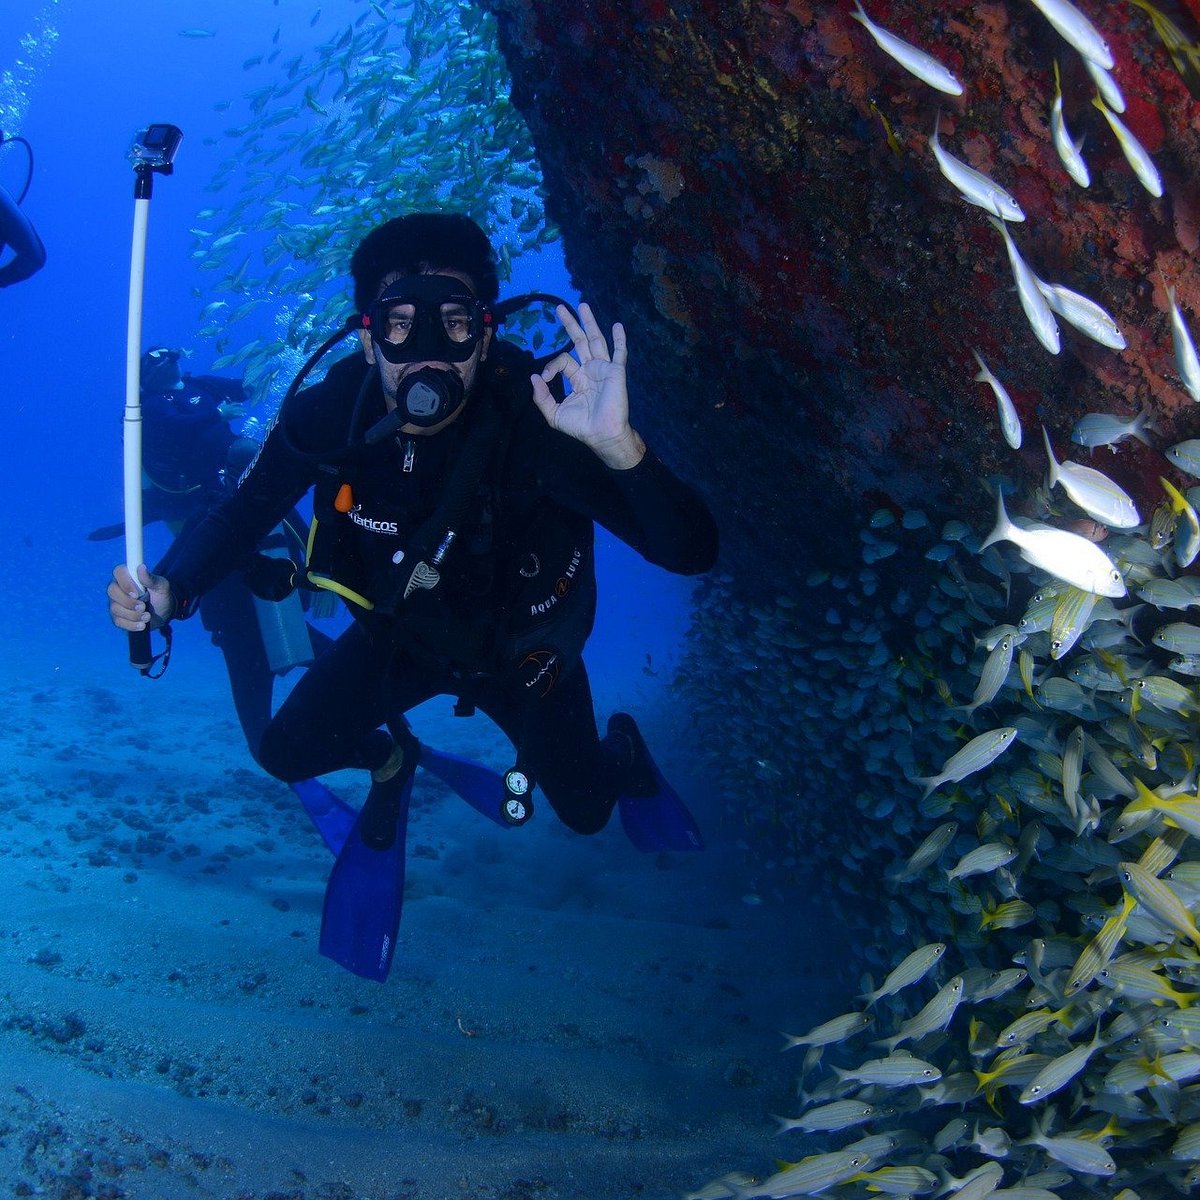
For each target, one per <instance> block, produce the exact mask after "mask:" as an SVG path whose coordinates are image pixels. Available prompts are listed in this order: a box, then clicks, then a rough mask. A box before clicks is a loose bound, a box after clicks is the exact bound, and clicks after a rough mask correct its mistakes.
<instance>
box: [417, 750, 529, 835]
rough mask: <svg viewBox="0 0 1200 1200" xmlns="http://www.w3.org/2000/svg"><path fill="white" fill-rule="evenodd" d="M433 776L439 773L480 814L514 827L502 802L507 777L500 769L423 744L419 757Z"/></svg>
mask: <svg viewBox="0 0 1200 1200" xmlns="http://www.w3.org/2000/svg"><path fill="white" fill-rule="evenodd" d="M418 761H419V762H420V764H421V766H422V767H424V768H425V770H426V771H428V772H429V773H430V774H431V775H435V776H437V778H438V779H440V780H441V781H442V782H443V783H444V784H445V785H446V786H447V787H448V788H450V790H451V791H453V792H455V793H457V794H458V795H459V796H461V797H462V798H463V799H464V800H465V801H466V802H467V803H468V804H469V805H470V806H471V807H472V808H473V809H474V810H475V811H476V812H477V813H482V814H483V816H485V817H487V819H488V820H489V821H495V823H496V824H497V825H499V826H501V827H502V828H504V829H512V828H513V825H512V822H511V821H506V820H505V819H504V813H503V811H502V807H501V806H502V805H503V803H504V798H505V795H506V792H505V790H504V776H503V775H501V774H500V773H499V772H498V771H493V770H491V768H489V767H485V766H482V765H481V764H480V763H477V762H472V761H471V760H470V759H469V758H459V757H458V755H457V754H443V753H442V752H441V751H440V750H434V749H433V748H432V747H430V746H426V745H424V744H422V746H421V757H420V759H419V760H418Z"/></svg>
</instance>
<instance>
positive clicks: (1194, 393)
mask: <svg viewBox="0 0 1200 1200" xmlns="http://www.w3.org/2000/svg"><path fill="white" fill-rule="evenodd" d="M1167 299H1168V300H1169V301H1170V302H1171V340H1172V341H1173V342H1174V344H1175V369H1176V370H1177V371H1178V372H1179V378H1180V379H1182V380H1183V386H1184V387H1185V388H1186V389H1187V394H1188V395H1189V396H1191V398H1192V399H1193V400H1194V401H1196V403H1197V404H1200V358H1197V356H1196V344H1195V342H1193V341H1192V335H1191V334H1190V333H1189V332H1188V327H1187V322H1186V321H1185V320H1184V319H1183V313H1182V311H1181V310H1180V308H1179V305H1178V304H1176V303H1175V289H1174V288H1173V287H1168V288H1167Z"/></svg>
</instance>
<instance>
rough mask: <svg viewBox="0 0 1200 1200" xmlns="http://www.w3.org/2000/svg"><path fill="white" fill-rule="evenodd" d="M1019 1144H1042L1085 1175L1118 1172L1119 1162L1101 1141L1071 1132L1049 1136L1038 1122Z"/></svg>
mask: <svg viewBox="0 0 1200 1200" xmlns="http://www.w3.org/2000/svg"><path fill="white" fill-rule="evenodd" d="M1017 1145H1019V1146H1027V1145H1028V1146H1041V1148H1042V1149H1043V1150H1045V1151H1046V1153H1047V1154H1049V1155H1050V1157H1051V1158H1052V1159H1054V1160H1055V1161H1056V1162H1060V1163H1062V1164H1063V1166H1064V1167H1069V1168H1070V1169H1071V1170H1072V1171H1079V1172H1081V1173H1082V1174H1085V1175H1115V1174H1116V1173H1117V1164H1116V1163H1115V1162H1113V1158H1112V1155H1111V1154H1109V1152H1108V1151H1107V1150H1105V1148H1104V1147H1103V1146H1101V1145H1100V1143H1099V1142H1096V1141H1092V1140H1091V1139H1089V1138H1083V1137H1071V1136H1070V1135H1069V1134H1064V1135H1062V1136H1060V1137H1048V1136H1047V1135H1046V1134H1045V1133H1044V1132H1043V1130H1042V1128H1041V1127H1040V1126H1038V1125H1037V1123H1036V1122H1035V1123H1034V1127H1033V1133H1031V1134H1030V1135H1029V1137H1027V1138H1024V1139H1022V1140H1021V1141H1020V1142H1018V1143H1017Z"/></svg>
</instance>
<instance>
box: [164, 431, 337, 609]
mask: <svg viewBox="0 0 1200 1200" xmlns="http://www.w3.org/2000/svg"><path fill="white" fill-rule="evenodd" d="M314 469H315V468H314V467H313V465H312V464H311V463H309V462H308V461H307V460H305V459H302V458H300V457H299V456H297V455H296V454H295V453H293V451H292V450H291V448H290V447H289V445H288V444H287V440H286V438H284V436H283V434H282V432H281V431H280V428H279V425H278V424H276V425H275V427H273V428H272V430H271V432H270V434H268V436H267V440H266V441H265V442H264V443H263V446H262V449H261V450H260V451H259V453H258V456H257V458H255V460H254V462H253V463H252V464H251V465H250V467H249V468H248V469H247V471H246V473H245V475H243V477H242V479H241V482H240V483H239V484H238V487H237V490H236V491H234V492H233V493H232V494H231V495H230V496H228V497H227V498H226V499H225V500H223V501H221V503H219V504H217V505H216V506H215V507H214V508H213V509H211V510H210V511H209V512H208V513H206V514H205V515H204V517H202V518H201V520H199V521H198V522H197V523H196V524H195V525H194V526H193V527H192V528H190V529H187V530H185V531H184V532H183V533H182V534H181V535H180V536H179V537H178V538H176V539H175V541H174V542H173V543H172V544H171V546H170V547H169V548H168V550H167V552H166V554H165V555H164V556H163V557H162V559H161V560H160V561H159V563H158V564H157V566H155V568H154V574H155V575H161V576H165V577H166V578H167V579H168V580H170V584H171V590H172V593H173V595H174V598H175V600H176V609H175V613H174V615H175V616H177V617H188V616H191V614H192V613H193V612H194V611H195V609H196V605H197V603H198V602H199V599H200V597H201V596H203V595H204V594H205V592H208V591H210V590H211V589H212V588H213V587H215V586H216V585H217V584H218V583H220V582H221V580H222V579H224V578H225V576H226V575H228V574H229V573H230V572H232V571H234V570H236V569H237V568H238V567H240V566H241V565H242V563H244V562H245V561H246V559H247V558H248V557H249V556H250V555H251V554H253V553H254V550H255V548H256V547H257V546H258V544H259V543H260V542H261V541H262V540H263V538H264V537H266V536H267V534H268V533H270V532H271V530H272V529H274V528H275V526H276V525H278V524H279V522H280V521H281V520H283V518H284V517H285V516H286V515H287V514H288V513H289V512H290V511H291V510H292V509H293V508H294V507H295V505H296V504H297V503H298V502H299V500H300V498H301V497H302V496H303V495H304V494H305V493H306V492H307V491H308V489H309V488H310V487H311V486H312V482H313V472H314Z"/></svg>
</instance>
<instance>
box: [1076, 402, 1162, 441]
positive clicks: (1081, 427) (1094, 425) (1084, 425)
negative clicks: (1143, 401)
mask: <svg viewBox="0 0 1200 1200" xmlns="http://www.w3.org/2000/svg"><path fill="white" fill-rule="evenodd" d="M1150 425H1151V415H1150V412H1149V410H1148V409H1142V411H1141V412H1140V413H1138V415H1137V416H1136V417H1133V418H1131V419H1129V420H1126V419H1125V418H1123V417H1114V416H1112V415H1111V414H1110V413H1088V414H1087V416H1085V417H1080V418H1079V420H1078V421H1076V422H1075V427H1074V428H1073V429H1072V430H1071V441H1073V442H1075V443H1077V444H1078V445H1080V446H1087V447H1088V449H1089V450H1094V449H1095V448H1096V447H1097V446H1115V445H1116V444H1117V442H1119V441H1121V439H1122V438H1127V437H1133V438H1137V440H1138V441H1139V442H1142V443H1144V444H1145V445H1147V446H1150V447H1151V449H1153V443H1152V442H1151V441H1150V439H1149V438H1148V437H1147V436H1146V432H1145V431H1146V429H1147V428H1149V427H1150Z"/></svg>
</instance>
